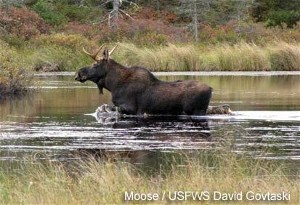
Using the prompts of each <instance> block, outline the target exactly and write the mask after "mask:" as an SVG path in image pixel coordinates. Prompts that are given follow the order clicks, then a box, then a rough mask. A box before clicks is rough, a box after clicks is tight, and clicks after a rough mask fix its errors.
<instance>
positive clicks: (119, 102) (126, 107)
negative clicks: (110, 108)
mask: <svg viewBox="0 0 300 205" xmlns="http://www.w3.org/2000/svg"><path fill="white" fill-rule="evenodd" d="M112 101H113V104H114V105H115V106H117V107H119V108H120V112H121V113H122V114H127V115H135V114H136V106H135V103H134V102H133V100H129V99H124V98H117V97H113V99H112Z"/></svg>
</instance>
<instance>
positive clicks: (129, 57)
mask: <svg viewBox="0 0 300 205" xmlns="http://www.w3.org/2000/svg"><path fill="white" fill-rule="evenodd" d="M119 50H120V51H119V52H118V54H117V56H116V59H117V60H119V61H120V62H121V63H125V64H127V65H140V66H145V67H147V68H149V69H151V70H152V71H278V70H282V71H285V70H289V71H298V70H300V57H299V56H300V44H294V45H292V44H288V43H283V42H274V43H273V44H268V45H266V46H258V45H256V44H249V43H245V42H241V43H238V44H235V45H229V44H220V45H205V46H202V47H200V46H196V45H191V44H189V45H174V44H169V45H167V46H164V47H157V48H140V47H137V46H135V45H133V44H125V43H122V44H121V48H120V49H119Z"/></svg>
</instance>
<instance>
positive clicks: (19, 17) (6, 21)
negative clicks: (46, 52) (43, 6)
mask: <svg viewBox="0 0 300 205" xmlns="http://www.w3.org/2000/svg"><path fill="white" fill-rule="evenodd" d="M0 24H1V28H2V32H1V33H2V36H8V37H12V36H15V37H18V38H21V39H23V40H28V39H31V38H33V37H35V36H38V35H40V34H44V33H48V31H49V27H48V26H47V24H46V23H45V22H44V21H43V20H42V19H41V18H40V17H39V16H38V14H36V13H34V12H32V11H30V10H28V9H27V8H25V7H21V8H17V7H8V8H0Z"/></svg>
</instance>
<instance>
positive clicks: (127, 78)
mask: <svg viewBox="0 0 300 205" xmlns="http://www.w3.org/2000/svg"><path fill="white" fill-rule="evenodd" d="M116 47H117V46H115V47H114V48H113V49H112V51H110V52H109V51H108V49H107V48H105V49H104V50H103V52H102V56H101V57H99V53H100V51H101V50H102V48H103V46H101V47H100V48H99V50H98V51H97V52H96V53H94V54H90V53H88V52H87V51H86V50H84V52H85V53H87V54H88V55H89V56H91V57H92V58H93V59H94V60H95V61H96V62H95V63H94V64H93V65H92V66H88V67H83V68H81V69H79V71H78V72H77V74H76V77H75V80H77V81H80V82H82V83H83V82H85V81H87V80H90V81H92V82H94V83H96V84H97V86H98V88H99V91H100V93H102V90H103V88H105V89H107V90H108V91H110V92H111V95H112V102H113V104H114V105H115V106H117V107H119V108H120V112H121V113H123V114H132V115H143V114H145V113H147V114H167V115H180V114H186V115H205V114H206V110H207V108H208V105H209V102H210V99H211V96H212V88H211V87H210V86H208V85H206V84H204V83H201V82H198V81H193V80H187V81H175V82H164V81H161V80H159V79H157V78H156V77H155V76H154V75H153V74H152V73H151V72H150V71H149V70H147V69H146V68H143V67H138V66H133V67H125V66H123V65H121V64H119V63H117V62H116V61H114V60H113V59H110V55H111V54H112V53H113V51H114V50H115V49H116Z"/></svg>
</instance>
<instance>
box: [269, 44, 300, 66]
mask: <svg viewBox="0 0 300 205" xmlns="http://www.w3.org/2000/svg"><path fill="white" fill-rule="evenodd" d="M269 52H270V54H269V55H270V62H271V67H272V69H273V70H276V71H299V70H300V45H299V44H298V45H297V44H288V43H283V42H279V43H278V44H277V45H274V46H273V47H271V48H270V51H269Z"/></svg>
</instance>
